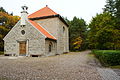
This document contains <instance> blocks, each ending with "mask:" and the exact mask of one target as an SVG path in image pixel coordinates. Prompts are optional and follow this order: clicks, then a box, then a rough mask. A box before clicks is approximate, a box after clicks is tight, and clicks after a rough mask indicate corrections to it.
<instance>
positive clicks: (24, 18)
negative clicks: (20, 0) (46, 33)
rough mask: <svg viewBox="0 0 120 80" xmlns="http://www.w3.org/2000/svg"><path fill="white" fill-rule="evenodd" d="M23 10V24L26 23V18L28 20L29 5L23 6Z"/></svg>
mask: <svg viewBox="0 0 120 80" xmlns="http://www.w3.org/2000/svg"><path fill="white" fill-rule="evenodd" d="M22 10H23V11H22V12H21V24H20V25H21V26H25V25H26V20H28V12H27V10H28V7H27V6H22Z"/></svg>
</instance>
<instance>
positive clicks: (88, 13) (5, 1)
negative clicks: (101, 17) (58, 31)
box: [0, 0, 106, 23]
mask: <svg viewBox="0 0 120 80" xmlns="http://www.w3.org/2000/svg"><path fill="white" fill-rule="evenodd" d="M105 4H106V0H0V7H3V8H4V9H5V10H6V11H7V12H9V13H12V12H13V14H14V15H18V16H20V12H21V11H22V9H21V6H23V5H26V6H28V8H29V9H28V13H29V14H31V13H33V12H35V11H37V10H39V9H41V8H43V7H45V6H46V5H48V7H49V8H51V9H52V10H54V11H55V12H57V13H58V14H60V15H61V16H64V17H67V18H68V19H69V20H72V19H73V17H74V16H76V17H78V18H83V19H84V20H85V21H86V22H87V23H89V22H90V21H91V19H92V17H94V16H96V14H97V13H101V12H102V11H103V10H102V8H104V5H105Z"/></svg>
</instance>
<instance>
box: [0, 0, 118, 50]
mask: <svg viewBox="0 0 120 80" xmlns="http://www.w3.org/2000/svg"><path fill="white" fill-rule="evenodd" d="M19 19H20V17H19V16H14V15H13V13H8V12H7V11H6V10H5V9H4V8H3V7H0V51H4V42H3V38H4V37H5V35H6V34H7V33H8V32H9V31H10V30H11V29H12V27H13V26H14V25H15V24H16V23H17V21H18V20H19ZM64 19H65V21H66V22H67V23H68V24H69V48H70V51H81V50H86V49H98V50H119V49H120V0H106V5H105V7H104V8H103V12H102V13H99V14H98V13H97V14H96V16H95V17H93V18H92V20H91V21H90V23H89V24H87V23H86V21H85V20H84V19H82V18H78V17H76V16H75V17H74V18H73V19H72V20H68V19H67V18H64Z"/></svg>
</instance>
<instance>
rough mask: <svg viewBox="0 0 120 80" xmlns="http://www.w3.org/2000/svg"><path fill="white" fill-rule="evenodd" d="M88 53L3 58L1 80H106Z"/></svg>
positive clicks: (1, 59)
mask: <svg viewBox="0 0 120 80" xmlns="http://www.w3.org/2000/svg"><path fill="white" fill-rule="evenodd" d="M88 53H90V51H84V52H77V53H75V52H73V53H69V54H63V55H58V56H52V57H42V58H38V57H36V58H34V57H17V58H16V57H2V56H1V57H0V80H104V79H103V76H102V75H101V73H100V72H99V70H98V67H99V66H100V65H99V64H97V65H96V63H97V62H94V60H92V59H90V58H89V56H88ZM101 69H102V68H101ZM103 71H104V70H103ZM103 73H104V72H103ZM106 75H107V74H106ZM116 80H117V79H116Z"/></svg>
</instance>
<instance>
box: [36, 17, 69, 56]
mask: <svg viewBox="0 0 120 80" xmlns="http://www.w3.org/2000/svg"><path fill="white" fill-rule="evenodd" d="M36 22H38V23H39V24H40V25H41V26H42V27H44V28H45V29H46V30H47V31H48V32H49V33H50V34H52V35H53V36H54V37H55V38H57V54H62V53H63V52H69V34H68V27H67V26H66V25H65V24H64V23H63V22H62V21H61V20H60V19H59V18H58V17H55V18H48V19H40V20H36ZM63 27H64V28H65V31H64V33H63Z"/></svg>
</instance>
